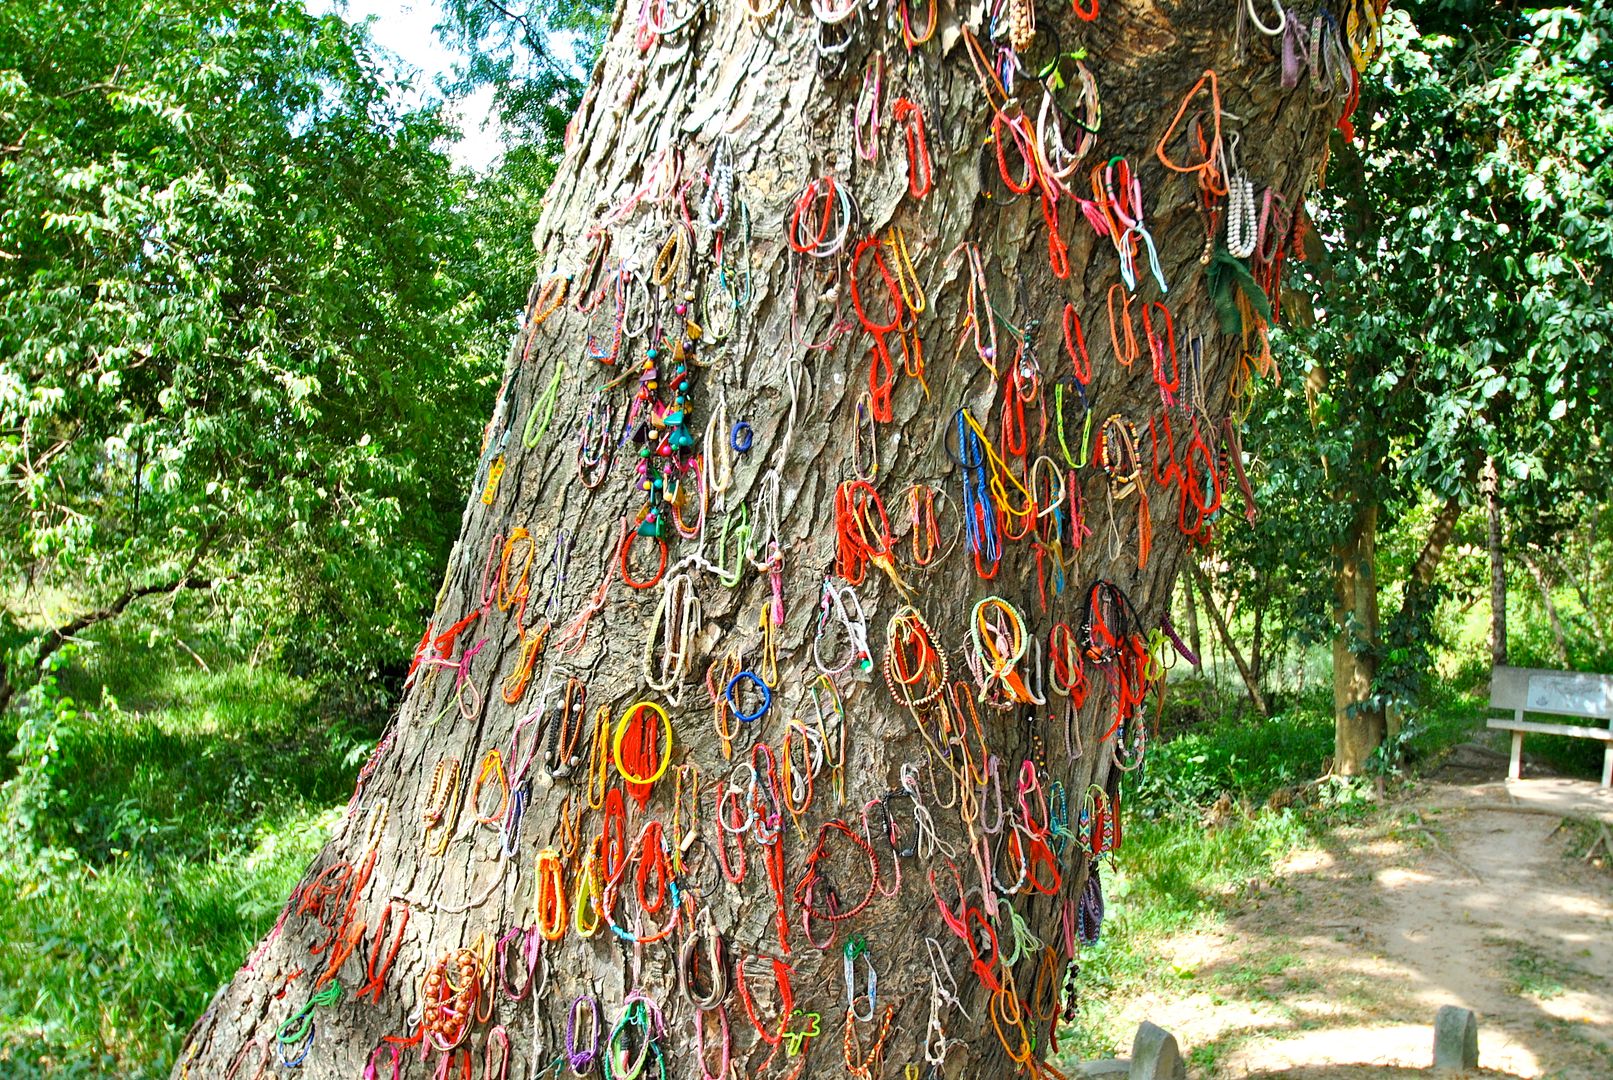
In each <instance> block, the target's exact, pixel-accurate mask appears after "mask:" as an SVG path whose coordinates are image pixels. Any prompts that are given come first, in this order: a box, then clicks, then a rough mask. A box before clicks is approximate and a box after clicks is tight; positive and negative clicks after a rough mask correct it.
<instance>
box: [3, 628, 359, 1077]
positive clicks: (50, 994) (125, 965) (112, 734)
mask: <svg viewBox="0 0 1613 1080" xmlns="http://www.w3.org/2000/svg"><path fill="white" fill-rule="evenodd" d="M215 663H217V662H216V661H215ZM102 687H104V688H105V689H104V690H103V689H102ZM79 695H82V699H83V700H82V701H81V700H80V697H79ZM18 716H19V719H20V723H19V727H18V736H17V742H16V744H15V746H14V748H13V753H12V756H11V757H12V760H11V761H10V762H9V763H8V772H7V773H6V774H4V779H5V782H6V783H5V803H4V805H5V807H6V818H5V822H4V825H5V829H6V831H7V833H8V835H7V836H6V841H7V842H6V845H5V848H4V851H5V854H3V855H0V896H7V897H12V898H14V902H11V903H7V904H0V1075H4V1076H6V1077H18V1078H25V1077H34V1076H51V1077H78V1076H101V1075H109V1074H111V1075H118V1076H122V1077H159V1076H166V1075H167V1071H168V1068H169V1066H170V1065H171V1063H172V1061H173V1058H174V1054H175V1052H176V1049H177V1047H178V1045H179V1041H180V1039H181V1038H182V1037H183V1034H184V1032H185V1031H186V1030H187V1029H188V1027H189V1025H190V1023H191V1022H192V1021H193V1020H194V1019H195V1018H196V1016H197V1015H198V1014H199V1013H200V1012H201V1011H202V1009H204V1008H205V1007H206V1005H207V1002H208V1000H209V999H210V998H211V996H212V994H213V992H214V991H215V990H216V989H217V988H218V986H219V985H220V984H221V983H222V982H224V981H226V980H227V979H228V978H229V977H230V975H231V974H232V973H233V972H234V970H235V968H236V966H237V965H238V964H239V963H240V962H241V959H242V957H244V956H245V955H246V954H247V952H248V951H249V950H250V949H251V947H252V945H253V943H254V942H255V941H256V940H257V939H258V938H259V937H261V936H262V934H263V933H264V932H265V931H267V929H268V928H269V926H270V925H272V924H273V922H274V920H275V917H276V916H277V914H278V912H279V910H280V906H281V905H282V904H283V903H284V902H285V898H286V896H287V895H289V893H290V892H291V889H292V888H293V887H294V886H295V884H296V881H297V879H298V877H299V876H300V875H301V873H302V871H303V869H304V868H305V867H306V866H307V864H308V862H309V860H310V859H311V858H312V857H313V856H314V854H316V853H317V851H318V849H319V846H320V845H321V843H322V841H323V838H324V835H325V833H326V832H327V830H328V828H329V826H330V825H331V824H332V823H333V822H334V820H335V815H336V813H337V811H338V809H339V807H340V806H341V804H342V803H343V802H344V801H345V799H346V797H347V795H348V793H349V792H350V791H351V789H352V775H353V771H354V763H355V761H356V760H357V758H359V757H360V756H362V755H363V754H364V753H365V752H366V751H367V750H368V739H369V738H370V737H371V736H370V735H368V734H367V733H366V731H365V730H364V729H363V728H362V727H360V726H359V725H358V724H356V723H354V722H353V721H351V720H348V719H341V720H333V719H331V717H330V714H329V711H328V703H327V702H325V701H323V700H322V699H321V697H320V695H316V693H315V692H314V689H313V687H312V685H311V684H309V683H306V682H304V681H302V680H299V679H296V678H293V677H290V676H287V675H284V674H277V673H275V672H273V671H270V670H266V669H263V668H258V667H254V666H252V665H251V664H250V663H248V662H247V661H246V660H245V659H244V658H235V659H228V660H226V661H225V662H223V663H221V664H217V666H216V668H215V670H213V671H204V670H202V669H201V668H200V667H199V666H198V664H197V662H196V661H195V660H194V659H192V658H191V657H190V656H188V655H186V654H185V653H184V652H182V651H181V650H179V649H177V648H168V649H165V648H162V647H161V646H160V645H159V646H150V647H148V646H145V645H142V644H141V643H139V642H131V641H128V640H122V639H116V638H111V639H107V640H103V641H102V642H101V643H100V644H99V645H97V644H94V643H91V644H89V645H88V646H86V647H84V648H81V649H79V650H78V651H77V653H76V655H74V656H72V657H71V658H70V659H69V661H68V662H67V664H66V665H65V666H64V667H63V668H62V670H61V671H60V672H59V673H58V676H57V677H56V678H53V679H50V680H47V681H46V683H45V684H44V685H43V686H41V687H40V688H38V689H36V690H35V691H34V692H33V693H31V694H30V695H29V697H28V699H27V700H26V701H25V702H23V704H22V706H21V708H20V709H19V711H18Z"/></svg>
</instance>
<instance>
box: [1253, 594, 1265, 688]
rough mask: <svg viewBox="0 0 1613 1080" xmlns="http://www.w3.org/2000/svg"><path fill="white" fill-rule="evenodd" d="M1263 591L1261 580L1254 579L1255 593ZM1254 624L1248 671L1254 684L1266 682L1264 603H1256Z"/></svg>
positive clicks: (1260, 684)
mask: <svg viewBox="0 0 1613 1080" xmlns="http://www.w3.org/2000/svg"><path fill="white" fill-rule="evenodd" d="M1262 591H1263V588H1262V580H1261V579H1260V578H1256V579H1255V595H1256V596H1259V595H1260V594H1261V592H1262ZM1253 623H1254V625H1253V626H1252V627H1251V628H1250V630H1249V673H1250V675H1251V676H1252V677H1253V678H1254V681H1255V685H1256V686H1264V685H1265V684H1266V641H1265V628H1266V605H1265V604H1256V605H1255V615H1254V619H1253Z"/></svg>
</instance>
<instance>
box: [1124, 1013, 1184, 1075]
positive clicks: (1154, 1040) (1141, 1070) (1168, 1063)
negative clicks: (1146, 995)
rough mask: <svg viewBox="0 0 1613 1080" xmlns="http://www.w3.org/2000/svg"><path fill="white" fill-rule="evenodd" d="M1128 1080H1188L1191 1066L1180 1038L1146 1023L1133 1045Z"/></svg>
mask: <svg viewBox="0 0 1613 1080" xmlns="http://www.w3.org/2000/svg"><path fill="white" fill-rule="evenodd" d="M1127 1077H1128V1080H1187V1065H1186V1064H1184V1063H1183V1061H1182V1051H1181V1049H1180V1048H1179V1047H1177V1045H1176V1036H1174V1035H1172V1034H1171V1033H1170V1032H1168V1031H1166V1030H1165V1029H1164V1028H1162V1027H1156V1026H1155V1025H1153V1024H1150V1023H1149V1022H1148V1021H1147V1020H1144V1021H1143V1022H1142V1023H1141V1024H1140V1025H1138V1027H1137V1037H1136V1038H1135V1039H1133V1040H1132V1041H1131V1071H1130V1072H1129V1073H1127Z"/></svg>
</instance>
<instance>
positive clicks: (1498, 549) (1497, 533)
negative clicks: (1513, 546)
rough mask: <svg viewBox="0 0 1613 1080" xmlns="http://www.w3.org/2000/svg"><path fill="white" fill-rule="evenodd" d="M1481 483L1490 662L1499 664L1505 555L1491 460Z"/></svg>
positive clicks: (1502, 659)
mask: <svg viewBox="0 0 1613 1080" xmlns="http://www.w3.org/2000/svg"><path fill="white" fill-rule="evenodd" d="M1483 484H1484V489H1483V490H1484V501H1485V508H1486V510H1487V512H1488V528H1487V529H1486V532H1485V540H1486V546H1487V547H1488V549H1489V552H1490V664H1491V666H1492V667H1501V666H1503V665H1505V664H1506V662H1507V556H1506V551H1505V550H1504V549H1503V548H1502V544H1501V492H1500V481H1499V479H1498V478H1497V476H1496V472H1495V461H1494V460H1487V461H1485V463H1484V478H1483Z"/></svg>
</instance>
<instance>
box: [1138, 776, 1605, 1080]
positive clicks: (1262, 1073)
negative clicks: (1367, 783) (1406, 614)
mask: <svg viewBox="0 0 1613 1080" xmlns="http://www.w3.org/2000/svg"><path fill="white" fill-rule="evenodd" d="M1556 811H1571V812H1572V813H1574V814H1575V815H1576V816H1577V817H1579V818H1582V819H1589V820H1590V821H1591V822H1593V823H1592V824H1579V825H1575V824H1572V823H1571V824H1570V825H1568V826H1566V827H1562V828H1560V827H1559V823H1560V822H1562V820H1563V819H1562V818H1561V817H1560V816H1558V815H1557V813H1556ZM1602 822H1613V794H1609V793H1608V792H1606V791H1598V790H1597V789H1596V788H1595V787H1594V786H1593V785H1590V784H1585V783H1580V782H1574V781H1563V780H1526V781H1523V782H1522V783H1521V784H1514V785H1510V787H1509V786H1508V785H1505V784H1501V783H1478V784H1474V783H1467V784H1448V783H1430V784H1423V785H1420V786H1419V787H1418V788H1416V789H1415V790H1414V791H1413V792H1411V793H1409V794H1407V795H1405V796H1403V797H1401V798H1399V799H1398V800H1395V801H1391V802H1390V803H1389V804H1388V805H1387V806H1385V807H1384V808H1383V810H1382V811H1381V812H1379V813H1377V814H1375V815H1373V817H1372V819H1371V820H1370V821H1369V822H1368V823H1366V824H1364V825H1359V826H1351V827H1346V828H1341V829H1338V830H1335V831H1333V832H1332V833H1330V834H1328V836H1327V838H1326V840H1325V841H1324V842H1323V844H1322V845H1321V846H1320V847H1318V848H1315V849H1313V850H1308V851H1304V852H1301V853H1299V854H1298V855H1296V856H1294V857H1291V858H1290V859H1288V860H1287V861H1286V862H1284V863H1283V864H1282V865H1281V866H1280V867H1279V870H1278V872H1277V873H1276V874H1275V875H1274V876H1273V877H1272V879H1271V880H1257V881H1253V882H1250V883H1249V884H1248V885H1247V886H1246V887H1245V889H1244V891H1243V893H1242V894H1241V895H1240V897H1239V898H1238V900H1237V903H1236V904H1235V907H1234V910H1235V914H1234V915H1233V917H1232V918H1231V919H1230V920H1229V923H1228V925H1227V927H1226V929H1225V930H1223V931H1220V932H1215V933H1204V932H1198V933H1193V934H1190V935H1184V936H1181V937H1178V938H1175V939H1173V940H1172V941H1171V942H1170V943H1169V948H1168V950H1167V952H1166V953H1165V955H1164V956H1162V958H1161V961H1162V963H1164V964H1167V965H1170V968H1171V970H1173V971H1174V972H1175V973H1176V974H1177V975H1178V976H1180V977H1179V978H1178V979H1176V980H1174V981H1173V982H1172V984H1171V985H1172V989H1171V990H1170V991H1169V992H1165V993H1156V994H1152V995H1149V996H1148V997H1145V998H1143V999H1141V1000H1139V1001H1137V1002H1134V1003H1133V1004H1132V1005H1131V1006H1130V1007H1129V1008H1128V1010H1127V1013H1128V1015H1127V1017H1126V1019H1127V1020H1130V1021H1137V1020H1142V1019H1145V1018H1146V1019H1152V1020H1153V1021H1154V1022H1155V1023H1158V1024H1160V1025H1161V1026H1163V1027H1165V1028H1166V1029H1167V1030H1170V1031H1173V1032H1175V1033H1176V1035H1177V1037H1178V1039H1180V1040H1181V1042H1182V1044H1183V1047H1184V1050H1185V1052H1187V1053H1188V1054H1189V1055H1190V1061H1191V1062H1192V1066H1193V1067H1192V1070H1191V1073H1192V1075H1193V1076H1194V1077H1205V1078H1223V1077H1225V1078H1236V1077H1269V1078H1275V1077H1284V1078H1289V1080H1390V1078H1399V1077H1411V1076H1421V1075H1425V1074H1424V1073H1423V1072H1422V1071H1421V1070H1422V1069H1423V1068H1424V1067H1426V1066H1427V1065H1428V1064H1429V1062H1430V1061H1431V1058H1432V1040H1433V1035H1432V1032H1433V1027H1432V1025H1433V1016H1434V1012H1435V1010H1436V1009H1437V1008H1438V1007H1439V1006H1440V1005H1444V1004H1451V1003H1454V1004H1459V1005H1464V1006H1467V1007H1468V1008H1471V1009H1473V1010H1474V1011H1476V1012H1477V1013H1478V1014H1479V1048H1480V1049H1479V1060H1480V1064H1481V1066H1483V1069H1482V1070H1481V1071H1480V1072H1479V1073H1475V1074H1474V1075H1476V1076H1486V1077H1498V1078H1499V1077H1518V1078H1525V1077H1527V1078H1536V1077H1538V1078H1552V1080H1613V870H1610V866H1613V853H1603V855H1602V856H1601V857H1599V858H1596V859H1593V860H1592V861H1590V862H1587V861H1585V860H1583V859H1581V858H1579V857H1578V855H1579V853H1581V852H1583V851H1584V849H1585V846H1586V843H1587V840H1588V839H1589V838H1591V837H1594V836H1595V835H1597V833H1598V831H1599V830H1600V829H1601V828H1602V827H1603V826H1602V824H1601V823H1602Z"/></svg>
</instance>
